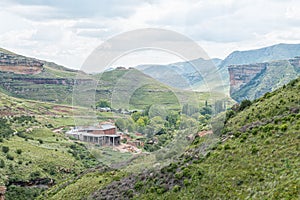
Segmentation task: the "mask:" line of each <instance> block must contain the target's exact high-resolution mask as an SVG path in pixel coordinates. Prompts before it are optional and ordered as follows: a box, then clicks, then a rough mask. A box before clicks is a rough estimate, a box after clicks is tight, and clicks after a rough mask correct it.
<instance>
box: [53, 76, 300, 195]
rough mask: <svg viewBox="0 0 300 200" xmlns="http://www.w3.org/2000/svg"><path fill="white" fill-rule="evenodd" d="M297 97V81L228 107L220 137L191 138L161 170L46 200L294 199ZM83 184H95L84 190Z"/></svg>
mask: <svg viewBox="0 0 300 200" xmlns="http://www.w3.org/2000/svg"><path fill="white" fill-rule="evenodd" d="M299 92H300V78H298V79H296V80H294V81H292V82H290V83H289V84H288V85H286V86H284V87H283V88H280V89H278V90H276V91H274V92H272V93H267V94H266V95H265V96H264V97H262V98H260V99H257V100H255V101H254V102H249V101H244V102H243V103H241V105H238V106H234V107H233V110H230V111H228V112H227V113H226V125H225V128H224V129H223V133H222V135H221V136H215V135H206V136H203V137H196V138H195V140H194V141H193V143H192V144H191V145H190V146H189V147H188V148H187V150H186V151H185V153H184V154H183V155H182V156H181V157H179V158H178V159H177V160H175V161H173V162H172V163H171V164H169V165H167V166H165V167H162V168H160V167H159V165H156V166H154V167H152V168H151V167H150V169H149V166H145V169H144V170H142V171H140V172H138V171H137V170H135V171H126V170H124V171H123V170H122V169H120V170H117V171H112V172H109V173H110V176H109V178H107V173H89V174H86V175H85V176H83V177H81V178H80V179H77V180H75V181H74V182H73V183H71V184H69V185H68V186H67V187H65V188H64V189H62V190H60V191H59V192H58V193H56V195H54V196H53V195H51V193H48V195H49V196H47V197H48V198H49V199H63V197H72V198H73V199H82V198H87V199H170V200H171V199H298V198H299V194H300V178H299V174H300V171H299V170H300V168H299V166H300V132H299V130H300V113H299V111H300V96H299ZM262 111H263V112H262ZM149 158H150V157H149ZM149 158H148V159H149ZM146 159H147V157H146V158H145V160H146ZM138 162H139V161H138ZM88 180H97V181H93V182H92V184H88ZM76 188H81V190H83V191H85V193H84V194H82V193H81V192H80V190H78V191H77V189H76ZM97 188H98V189H97Z"/></svg>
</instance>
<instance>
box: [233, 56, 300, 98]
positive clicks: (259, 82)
mask: <svg viewBox="0 0 300 200" xmlns="http://www.w3.org/2000/svg"><path fill="white" fill-rule="evenodd" d="M228 71H229V76H230V96H231V97H232V98H233V99H234V100H236V101H238V102H239V101H242V100H243V99H250V100H253V99H256V98H259V97H260V96H262V95H264V94H265V93H267V92H271V91H273V90H275V89H277V88H279V87H281V86H283V85H284V84H287V83H288V82H289V81H291V80H293V79H296V78H297V77H298V76H299V75H300V57H295V58H293V59H289V60H280V61H273V62H265V63H257V64H249V65H231V66H229V67H228Z"/></svg>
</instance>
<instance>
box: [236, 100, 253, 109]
mask: <svg viewBox="0 0 300 200" xmlns="http://www.w3.org/2000/svg"><path fill="white" fill-rule="evenodd" d="M251 104H252V102H251V101H250V100H248V99H244V100H243V101H242V102H241V104H240V106H239V111H242V110H245V108H247V107H249V106H251Z"/></svg>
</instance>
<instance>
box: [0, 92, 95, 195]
mask: <svg viewBox="0 0 300 200" xmlns="http://www.w3.org/2000/svg"><path fill="white" fill-rule="evenodd" d="M83 110H84V109H83V108H74V109H73V108H72V107H70V106H63V105H57V104H52V103H43V102H37V101H30V100H22V99H17V98H14V97H10V96H7V95H5V94H3V93H0V150H1V151H0V185H6V187H7V192H6V199H14V200H15V199H33V198H34V197H37V196H38V195H39V194H40V193H41V192H42V191H44V190H46V189H48V188H49V187H51V186H52V185H55V184H57V183H60V182H61V181H64V180H65V179H69V178H71V177H74V176H76V175H78V174H80V173H81V172H82V171H84V170H85V169H87V168H90V167H93V166H95V165H97V164H99V163H98V162H97V161H96V160H95V159H94V157H93V156H92V155H91V154H90V153H89V151H88V149H87V148H86V147H85V146H84V145H82V144H81V143H76V142H74V141H71V140H69V139H68V138H66V137H65V136H64V134H62V133H60V132H59V131H56V132H53V130H55V129H57V128H58V127H61V128H63V127H66V126H70V125H74V121H73V118H72V117H73V114H75V115H76V114H77V113H80V112H83Z"/></svg>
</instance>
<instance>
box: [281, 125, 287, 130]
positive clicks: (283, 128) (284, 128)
mask: <svg viewBox="0 0 300 200" xmlns="http://www.w3.org/2000/svg"><path fill="white" fill-rule="evenodd" d="M287 128H288V126H287V124H282V125H281V126H280V130H281V131H286V130H287Z"/></svg>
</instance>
